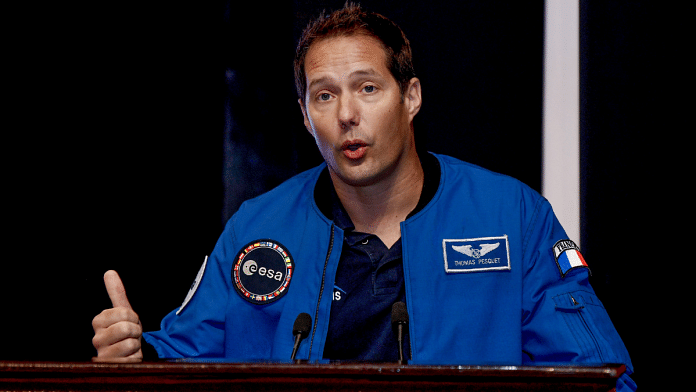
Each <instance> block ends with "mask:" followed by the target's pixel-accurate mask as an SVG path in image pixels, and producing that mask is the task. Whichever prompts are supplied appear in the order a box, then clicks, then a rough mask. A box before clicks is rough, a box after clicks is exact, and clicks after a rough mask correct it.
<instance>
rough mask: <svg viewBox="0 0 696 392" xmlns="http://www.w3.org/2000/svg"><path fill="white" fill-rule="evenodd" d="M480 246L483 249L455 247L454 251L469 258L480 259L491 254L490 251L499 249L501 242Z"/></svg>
mask: <svg viewBox="0 0 696 392" xmlns="http://www.w3.org/2000/svg"><path fill="white" fill-rule="evenodd" d="M480 246H481V249H472V248H471V245H461V246H455V245H453V246H452V249H454V250H456V251H457V252H459V253H463V254H465V255H467V256H470V257H473V258H475V259H478V258H479V257H481V256H484V255H486V253H489V252H490V251H492V250H494V249H496V248H498V247H499V246H500V242H496V243H495V244H481V245H480Z"/></svg>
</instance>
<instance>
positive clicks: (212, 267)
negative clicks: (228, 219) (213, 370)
mask: <svg viewBox="0 0 696 392" xmlns="http://www.w3.org/2000/svg"><path fill="white" fill-rule="evenodd" d="M232 239H233V232H232V225H231V224H230V223H228V225H227V227H226V228H225V230H224V231H223V233H222V235H221V236H220V239H218V242H217V244H216V245H215V248H214V250H213V252H212V254H211V255H210V257H209V258H207V260H206V261H205V262H204V264H203V266H201V269H200V271H199V272H198V275H197V276H196V280H195V281H194V283H193V284H192V286H191V289H190V290H189V293H188V295H187V296H186V298H185V299H184V302H183V303H182V305H181V307H179V308H177V309H175V310H173V311H172V312H170V313H169V314H168V315H166V316H165V317H164V318H163V319H162V322H161V324H160V330H159V331H153V332H146V333H144V334H143V338H144V339H145V341H146V342H147V343H149V344H150V345H152V346H153V347H154V348H155V350H156V351H157V354H158V356H159V357H160V358H219V357H224V355H225V353H224V347H225V344H224V339H225V313H226V305H227V297H228V293H229V280H228V279H226V273H225V271H230V266H229V264H230V263H231V261H230V260H231V259H230V258H229V257H228V256H229V255H228V251H229V249H230V247H231V243H232Z"/></svg>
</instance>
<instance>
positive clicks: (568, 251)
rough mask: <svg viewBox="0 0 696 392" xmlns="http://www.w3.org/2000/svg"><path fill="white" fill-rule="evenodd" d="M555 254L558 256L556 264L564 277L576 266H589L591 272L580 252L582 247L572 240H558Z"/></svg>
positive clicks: (554, 249) (554, 248)
mask: <svg viewBox="0 0 696 392" xmlns="http://www.w3.org/2000/svg"><path fill="white" fill-rule="evenodd" d="M553 255H554V256H555V257H556V264H557V265H558V269H559V270H560V271H561V276H562V277H564V278H565V276H566V274H567V273H568V272H570V270H573V269H575V268H587V269H588V272H589V267H588V266H587V262H586V261H585V259H584V258H583V257H582V254H581V253H580V248H578V246H577V245H575V243H574V242H573V241H571V240H560V241H558V242H556V244H554V246H553ZM590 274H591V272H590Z"/></svg>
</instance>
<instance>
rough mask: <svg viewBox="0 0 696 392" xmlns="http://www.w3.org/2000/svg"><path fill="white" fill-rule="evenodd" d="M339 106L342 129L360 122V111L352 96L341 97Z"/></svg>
mask: <svg viewBox="0 0 696 392" xmlns="http://www.w3.org/2000/svg"><path fill="white" fill-rule="evenodd" d="M338 105H339V107H338V122H339V125H340V126H341V129H349V128H351V127H355V126H357V125H359V124H360V111H359V109H358V106H357V105H356V102H355V100H354V99H353V98H351V97H345V96H344V97H341V98H340V99H339V104H338Z"/></svg>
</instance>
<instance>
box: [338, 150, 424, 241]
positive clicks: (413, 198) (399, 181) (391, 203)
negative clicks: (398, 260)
mask: <svg viewBox="0 0 696 392" xmlns="http://www.w3.org/2000/svg"><path fill="white" fill-rule="evenodd" d="M394 174H395V175H394V176H392V177H391V178H389V179H385V180H382V181H380V182H378V183H376V184H372V185H369V186H360V187H355V186H350V185H347V184H345V183H343V182H341V181H340V180H338V179H335V178H333V177H334V176H333V175H332V179H333V184H334V188H335V189H336V194H337V195H338V198H339V199H340V200H341V204H342V205H343V208H344V209H345V210H346V212H347V213H348V216H349V217H350V219H351V221H353V224H354V225H355V230H356V231H359V232H363V233H370V234H375V235H376V236H377V237H379V238H380V240H381V241H382V242H383V243H384V244H385V245H386V246H387V247H389V248H391V246H392V245H394V243H396V241H397V240H398V239H399V238H401V227H400V224H401V222H402V221H404V220H405V219H406V217H407V216H408V214H409V213H410V212H411V211H413V209H414V208H415V207H416V205H417V204H418V200H419V198H420V194H421V191H422V189H423V179H424V174H423V168H422V166H421V163H420V160H419V159H418V158H417V157H416V159H412V160H410V164H409V165H407V166H405V167H404V168H402V169H401V170H400V171H399V172H397V173H394Z"/></svg>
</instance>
